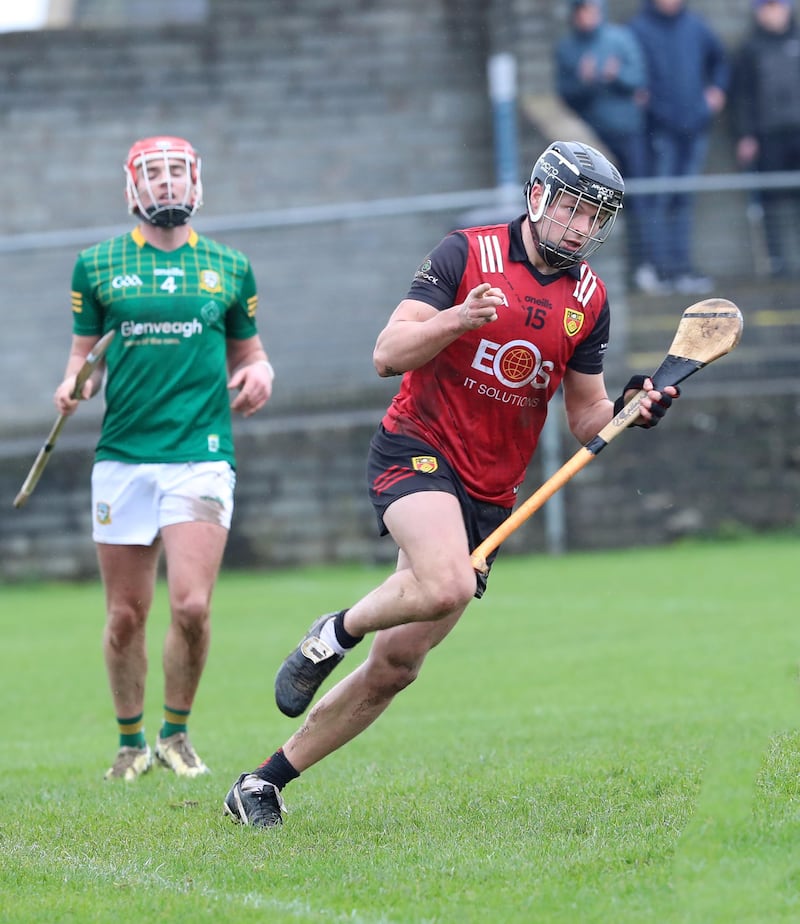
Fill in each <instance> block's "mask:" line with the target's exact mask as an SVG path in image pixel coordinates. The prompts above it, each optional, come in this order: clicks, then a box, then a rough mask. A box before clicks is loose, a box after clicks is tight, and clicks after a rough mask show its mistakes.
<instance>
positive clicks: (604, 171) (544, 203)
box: [525, 141, 625, 269]
mask: <svg viewBox="0 0 800 924" xmlns="http://www.w3.org/2000/svg"><path fill="white" fill-rule="evenodd" d="M537 184H538V185H540V186H541V187H542V190H543V193H542V198H541V200H540V202H539V205H538V207H537V209H536V212H535V213H534V211H533V209H532V207H531V199H530V193H531V188H532V187H533V186H535V185H537ZM624 192H625V184H624V182H623V180H622V176H621V175H620V172H619V170H617V168H616V167H615V166H614V165H613V164H612V163H611V161H609V160H608V158H606V157H604V156H603V154H601V153H600V151H598V150H597V149H596V148H593V147H590V146H589V145H588V144H582V143H581V142H580V141H554V142H553V143H552V144H551V145H550V147H548V148H547V150H546V151H544V152H543V153H542V154H541V156H540V157H539V159H538V160H537V161H536V163H535V164H534V165H533V170H532V171H531V178H530V180H529V181H528V183H526V185H525V201H526V203H527V207H528V218H529V219H530V222H531V226H532V228H533V232H534V233H533V236H534V240H535V241H536V247H537V249H538V251H539V253H540V254H541V256H542V259H543V260H544V261H545V262H546V263H547V264H548V265H549V266H553V267H556V268H558V269H564V268H566V267H569V266H576V265H577V264H578V263H580V262H581V261H583V260H586V259H587V258H588V257H589V256H590V255H591V254H593V253H594V252H595V251H596V250H597V248H598V247H599V246H600V245H601V244H602V243H603V242H604V241H605V240H606V239H607V238H608V236H609V234H610V233H611V229H612V228H613V227H614V222H615V221H616V219H617V213H618V212H619V210H620V209H621V208H622V198H623V194H624ZM564 196H568V197H570V198H569V199H567V200H566V202H565V203H564V204H565V205H566V206H568V207H569V209H570V212H569V214H568V215H566V216H561V217H555V216H554V215H553V214H552V210H551V213H550V214H546V212H547V210H548V209H549V208H550V207H551V206H553V205H558V204H559V203H560V201H561V198H562V197H564ZM583 203H589V204H590V205H591V206H592V207H593V208H594V215H593V217H592V220H591V223H590V228H589V230H588V232H585V231H580V232H578V231H577V229H576V228H574V227H572V228H570V224H571V222H572V219H573V218H574V217H575V215H576V213H577V212H578V209H579V207H580V206H581V205H582V204H583ZM564 219H566V220H564ZM554 229H555V234H553V235H552V237H551V231H553V230H554ZM568 231H569V233H570V236H577V237H580V238H582V239H583V243H582V244H581V245H580V246H579V247H577V248H574V247H567V246H563V244H564V239H565V237H566V236H567V232H568Z"/></svg>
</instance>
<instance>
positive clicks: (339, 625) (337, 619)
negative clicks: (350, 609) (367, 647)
mask: <svg viewBox="0 0 800 924" xmlns="http://www.w3.org/2000/svg"><path fill="white" fill-rule="evenodd" d="M346 612H347V610H339V612H338V613H337V614H336V615H335V616H334V617H333V631H334V632H335V633H336V640H337V641H338V642H339V644H340V645H341V646H342V648H355V647H356V645H357V644H358V643H359V642H360V641H361V640H362V639H363V638H364V636H363V635H351V634H350V633H349V632H348V631H347V629H345V627H344V615H345V613H346Z"/></svg>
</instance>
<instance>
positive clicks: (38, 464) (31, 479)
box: [14, 330, 115, 507]
mask: <svg viewBox="0 0 800 924" xmlns="http://www.w3.org/2000/svg"><path fill="white" fill-rule="evenodd" d="M114 333H115V332H114V331H113V330H110V331H108V333H106V334H104V335H103V336H102V337H101V338H100V339H99V340H98V341H97V343H96V344H95V345H94V347H93V348H92V350H91V351H90V353H89V355H88V356H87V357H86V362H84V364H83V365H82V366H81V368H80V369H79V370H78V374H77V375H76V376H75V387H74V388H73V389H72V397H73V398H80V396H81V392H82V391H83V386H84V385H85V384H86V380H87V379H88V378H89V376H90V375H91V374H92V373H93V372H94V370H95V369H96V368H97V366H98V364H99V362H100V360H101V359H102V358H103V356H104V355H105V352H106V350H107V349H108V345H109V343H111V341H112V340H113V339H114ZM67 416H68V415H66V414H59V416H58V418H57V420H56V422H55V423H54V424H53V426H52V429H51V430H50V432H49V433H48V435H47V439H46V440H45V443H44V445H43V446H42V448H41V449H40V450H39V452H38V454H37V456H36V458H35V459H34V460H33V465H32V466H31V470H30V471H29V472H28V477H27V478H26V479H25V481H24V482H23V485H22V487H21V488H20V489H19V494H17V496H16V497H15V498H14V506H15V507H22V506H23V504H25V502H26V501H27V500H28V498H29V497H30V496H31V494H33V489H34V488H35V487H36V484H37V482H38V481H39V478H40V477H41V475H42V472H43V471H44V468H45V466H46V465H47V463H48V460H49V459H50V453H51V452H52V451H53V448H54V447H55V445H56V440H57V439H58V435H59V433H61V428H62V427H63V426H64V422H65V421H66V419H67Z"/></svg>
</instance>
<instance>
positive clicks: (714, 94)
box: [630, 0, 730, 295]
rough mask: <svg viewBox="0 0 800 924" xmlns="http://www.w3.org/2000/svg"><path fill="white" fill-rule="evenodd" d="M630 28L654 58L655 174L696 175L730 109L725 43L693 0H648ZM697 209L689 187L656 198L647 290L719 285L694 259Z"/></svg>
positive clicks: (643, 275) (701, 290)
mask: <svg viewBox="0 0 800 924" xmlns="http://www.w3.org/2000/svg"><path fill="white" fill-rule="evenodd" d="M630 26H631V28H632V29H633V31H634V33H635V34H636V37H637V38H638V39H639V42H640V44H641V46H642V49H643V51H644V55H645V60H646V62H647V71H648V91H649V96H648V103H647V133H648V138H649V142H650V168H649V170H648V174H649V175H651V176H654V177H659V178H666V177H691V176H696V175H698V174H699V173H701V172H702V170H703V167H704V165H705V162H706V155H707V153H708V142H709V134H710V129H711V123H712V121H713V119H714V117H715V116H716V115H718V114H719V113H720V112H721V111H722V110H723V108H724V107H725V102H726V93H727V89H728V81H729V76H730V69H729V64H728V58H727V53H726V51H725V47H724V45H723V44H722V41H721V40H720V39H719V37H718V36H717V35H716V34H715V32H714V31H713V30H712V29H711V27H710V26H709V25H708V23H707V22H706V20H705V19H703V18H702V17H701V16H700V15H699V14H697V13H695V12H693V11H691V10H689V9H687V7H686V2H685V0H643V2H642V8H641V10H640V11H639V13H638V14H637V15H636V16H635V17H634V18H633V19H632V20H631V22H630ZM693 209H694V197H693V195H692V194H690V193H685V192H684V193H681V192H675V193H665V194H663V195H661V194H659V195H654V196H653V197H652V199H651V200H650V202H649V203H648V214H649V216H650V221H651V226H650V235H649V236H650V240H651V243H652V247H653V250H652V254H653V266H652V267H648V268H646V271H644V272H640V273H639V275H638V278H637V283H638V285H639V287H640V288H641V289H643V290H644V291H649V292H652V293H654V294H662V293H666V292H670V291H678V292H683V293H687V294H689V293H694V294H698V295H702V294H707V293H708V292H710V291H711V289H712V287H713V282H712V280H711V279H709V278H708V277H707V276H705V275H702V274H700V273H698V272H697V271H696V269H695V268H694V266H693V265H692V260H691V252H692V250H691V244H692V231H693Z"/></svg>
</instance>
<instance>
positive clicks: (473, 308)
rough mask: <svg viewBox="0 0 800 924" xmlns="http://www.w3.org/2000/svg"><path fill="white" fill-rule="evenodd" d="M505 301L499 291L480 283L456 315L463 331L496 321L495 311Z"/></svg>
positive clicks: (485, 283)
mask: <svg viewBox="0 0 800 924" xmlns="http://www.w3.org/2000/svg"><path fill="white" fill-rule="evenodd" d="M504 301H505V299H504V297H503V293H502V291H501V290H500V289H497V288H493V287H492V286H491V285H490V284H489V283H488V282H481V283H480V284H479V285H477V286H475V288H474V289H472V291H471V292H470V293H469V295H467V297H466V298H465V299H464V303H463V304H462V305H461V306H460V307H459V309H458V314H459V318H460V319H461V323H462V326H463V327H464V330H475V329H476V328H478V327H483V325H484V324H489V323H491V322H492V321H496V320H497V309H498V308H499V307H500V305H502V304H503V302H504Z"/></svg>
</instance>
